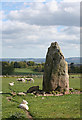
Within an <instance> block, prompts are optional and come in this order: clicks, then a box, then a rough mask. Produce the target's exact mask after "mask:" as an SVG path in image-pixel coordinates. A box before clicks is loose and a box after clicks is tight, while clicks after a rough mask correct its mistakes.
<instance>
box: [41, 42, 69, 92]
mask: <svg viewBox="0 0 82 120" xmlns="http://www.w3.org/2000/svg"><path fill="white" fill-rule="evenodd" d="M43 90H44V91H46V92H49V91H53V90H59V91H61V90H65V91H69V75H68V64H67V62H66V61H65V59H64V56H63V54H62V52H61V50H60V47H59V45H58V43H57V42H54V43H51V46H50V47H49V48H48V52H47V55H46V62H45V66H44V75H43Z"/></svg>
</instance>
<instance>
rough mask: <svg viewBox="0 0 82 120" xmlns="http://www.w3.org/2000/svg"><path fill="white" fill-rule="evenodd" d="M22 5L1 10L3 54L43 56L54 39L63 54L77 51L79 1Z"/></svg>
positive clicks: (69, 54)
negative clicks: (6, 11)
mask: <svg viewBox="0 0 82 120" xmlns="http://www.w3.org/2000/svg"><path fill="white" fill-rule="evenodd" d="M9 4H10V3H9ZM23 5H24V6H23V7H22V9H21V7H20V9H16V10H12V9H11V10H10V11H9V12H8V13H7V14H5V10H3V13H4V14H3V15H4V20H3V29H2V40H3V56H6V57H7V56H9V57H12V56H15V57H17V56H18V57H25V56H26V57H27V56H28V57H45V54H46V50H47V48H48V47H49V46H50V44H51V42H54V41H57V42H58V43H59V45H60V47H61V49H62V51H63V53H64V54H65V57H67V56H77V55H79V50H80V48H79V44H80V29H79V25H80V12H79V10H80V6H79V4H76V3H64V2H62V3H58V2H56V1H52V2H49V3H27V4H25V3H23ZM69 51H70V53H69ZM73 51H74V52H75V53H74V52H73Z"/></svg>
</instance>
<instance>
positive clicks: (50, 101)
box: [0, 77, 80, 119]
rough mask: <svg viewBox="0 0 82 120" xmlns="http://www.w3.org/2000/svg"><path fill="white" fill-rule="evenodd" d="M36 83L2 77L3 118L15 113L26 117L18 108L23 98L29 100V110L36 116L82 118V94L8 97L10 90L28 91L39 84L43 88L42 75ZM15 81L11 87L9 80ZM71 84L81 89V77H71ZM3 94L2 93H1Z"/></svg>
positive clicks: (36, 79) (36, 78)
mask: <svg viewBox="0 0 82 120" xmlns="http://www.w3.org/2000/svg"><path fill="white" fill-rule="evenodd" d="M34 80H35V82H34V83H30V82H29V83H28V84H27V83H21V82H17V81H16V78H15V77H9V78H8V77H6V78H3V79H2V91H3V93H4V94H3V95H2V118H4V119H5V118H10V116H12V115H14V114H17V113H18V114H19V113H21V114H22V116H23V117H24V119H25V118H26V113H25V111H23V110H22V109H20V108H18V106H19V104H20V103H21V102H22V100H23V99H25V100H27V101H28V103H29V104H28V106H29V112H30V114H31V115H32V116H33V117H34V118H80V95H76V94H72V95H64V96H58V97H57V96H44V99H42V96H37V97H35V96H34V95H32V94H27V95H26V96H17V95H16V96H14V97H12V99H11V101H8V100H7V97H9V96H11V94H10V92H11V91H15V92H16V93H18V92H26V91H27V90H28V88H30V87H31V86H35V85H39V87H40V89H42V77H41V78H38V77H35V78H34ZM12 81H13V82H15V85H14V86H12V87H10V86H9V85H8V83H9V82H12ZM69 85H70V87H72V88H75V89H80V78H70V80H69ZM0 95H1V94H0Z"/></svg>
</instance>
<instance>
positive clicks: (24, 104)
mask: <svg viewBox="0 0 82 120" xmlns="http://www.w3.org/2000/svg"><path fill="white" fill-rule="evenodd" d="M27 104H28V102H27V101H26V100H23V101H22V103H21V104H20V105H19V107H20V108H21V109H25V110H28V109H29V107H28V105H27Z"/></svg>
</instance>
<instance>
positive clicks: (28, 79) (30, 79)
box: [25, 78, 34, 83]
mask: <svg viewBox="0 0 82 120" xmlns="http://www.w3.org/2000/svg"><path fill="white" fill-rule="evenodd" d="M25 80H27V82H28V81H33V83H34V79H33V78H25Z"/></svg>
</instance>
